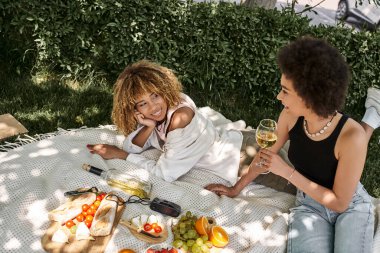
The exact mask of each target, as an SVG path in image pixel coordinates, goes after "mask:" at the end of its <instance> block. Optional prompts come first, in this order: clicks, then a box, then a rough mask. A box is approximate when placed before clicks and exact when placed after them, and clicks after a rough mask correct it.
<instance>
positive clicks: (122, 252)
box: [118, 249, 136, 253]
mask: <svg viewBox="0 0 380 253" xmlns="http://www.w3.org/2000/svg"><path fill="white" fill-rule="evenodd" d="M118 253H136V251H134V250H131V249H121V250H119V252H118Z"/></svg>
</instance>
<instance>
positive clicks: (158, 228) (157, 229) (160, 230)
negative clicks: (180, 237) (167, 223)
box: [154, 225, 162, 233]
mask: <svg viewBox="0 0 380 253" xmlns="http://www.w3.org/2000/svg"><path fill="white" fill-rule="evenodd" d="M154 232H156V233H161V232H162V228H161V227H160V226H158V225H157V227H155V228H154Z"/></svg>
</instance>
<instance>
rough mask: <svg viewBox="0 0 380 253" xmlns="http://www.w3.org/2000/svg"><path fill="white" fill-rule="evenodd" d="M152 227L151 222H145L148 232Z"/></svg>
mask: <svg viewBox="0 0 380 253" xmlns="http://www.w3.org/2000/svg"><path fill="white" fill-rule="evenodd" d="M151 229H152V226H151V225H150V224H149V223H145V224H144V230H145V231H147V232H148V231H150V230H151Z"/></svg>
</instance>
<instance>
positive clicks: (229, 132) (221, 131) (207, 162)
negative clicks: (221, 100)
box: [123, 94, 243, 185]
mask: <svg viewBox="0 0 380 253" xmlns="http://www.w3.org/2000/svg"><path fill="white" fill-rule="evenodd" d="M182 98H183V102H182V103H181V104H180V105H178V106H177V107H175V108H170V109H169V110H168V113H167V119H166V122H170V117H171V116H172V114H173V112H174V111H175V110H177V109H178V108H180V107H183V106H187V107H189V108H191V109H192V110H193V111H194V117H193V119H192V120H191V122H190V123H189V124H188V125H187V126H186V127H184V128H178V129H175V130H172V131H170V132H168V134H167V136H166V137H165V134H164V135H163V134H162V132H164V133H165V132H166V129H167V127H168V126H167V125H166V126H165V127H164V128H163V129H164V130H162V129H161V131H159V130H158V129H157V128H155V129H154V131H153V132H152V134H151V136H150V137H149V138H148V140H147V141H146V143H145V144H144V146H143V147H142V148H141V147H139V146H137V145H134V144H133V143H132V140H133V138H134V137H135V136H136V135H137V133H138V132H139V131H140V130H141V129H142V128H143V126H139V127H138V129H137V130H136V131H134V132H132V133H131V134H130V135H128V136H127V138H126V140H125V141H124V145H123V149H124V150H125V151H127V152H128V153H129V155H128V157H127V161H130V162H133V163H135V164H138V165H139V166H141V167H143V168H145V169H146V170H148V171H150V172H151V173H153V174H155V175H156V176H159V177H161V178H163V179H164V180H165V181H169V182H171V181H174V180H176V179H178V178H179V177H180V176H182V175H184V174H185V173H187V172H188V171H189V170H190V169H191V168H193V167H197V168H202V169H204V170H207V171H209V172H211V173H214V174H216V175H217V176H219V177H221V178H223V179H226V180H227V181H229V182H230V183H231V184H232V185H233V184H235V183H236V181H237V174H238V169H239V161H240V148H241V144H242V140H243V136H242V134H241V132H240V131H238V130H234V129H227V128H222V127H218V128H216V127H215V126H214V125H213V123H212V122H211V120H210V119H208V118H207V117H205V116H204V115H202V113H201V112H200V111H198V110H197V108H196V106H195V104H194V102H193V101H192V100H191V98H190V97H188V96H187V95H185V94H182ZM150 147H154V148H156V149H159V150H161V151H162V152H163V153H162V154H161V156H160V157H159V159H158V160H157V162H156V161H154V160H150V159H148V158H146V157H144V156H142V155H141V154H140V153H141V152H142V151H144V150H146V149H148V148H150Z"/></svg>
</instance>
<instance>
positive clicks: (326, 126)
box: [303, 111, 337, 138]
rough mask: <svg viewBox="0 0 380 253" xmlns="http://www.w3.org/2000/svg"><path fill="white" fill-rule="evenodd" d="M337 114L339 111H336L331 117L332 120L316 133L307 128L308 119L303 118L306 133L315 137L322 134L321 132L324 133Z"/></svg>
mask: <svg viewBox="0 0 380 253" xmlns="http://www.w3.org/2000/svg"><path fill="white" fill-rule="evenodd" d="M336 114H337V111H335V112H334V115H333V116H332V117H331V119H330V121H329V122H327V124H326V125H325V126H324V127H323V128H322V129H321V130H319V131H318V132H316V133H314V134H311V133H309V131H308V130H307V121H306V119H304V120H303V128H304V129H305V133H306V134H307V136H309V137H312V138H314V137H317V136H320V135H321V134H323V133H324V132H325V131H326V129H327V128H329V127H330V126H331V122H332V120H333V119H334V117H335V115H336Z"/></svg>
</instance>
